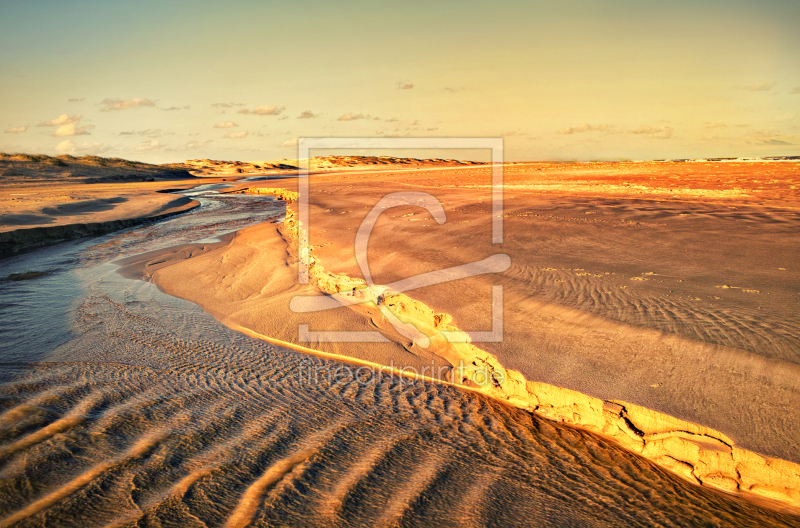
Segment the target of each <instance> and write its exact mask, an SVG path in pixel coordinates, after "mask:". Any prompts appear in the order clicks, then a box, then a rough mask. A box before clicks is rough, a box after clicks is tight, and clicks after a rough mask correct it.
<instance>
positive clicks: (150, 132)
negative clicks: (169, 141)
mask: <svg viewBox="0 0 800 528" xmlns="http://www.w3.org/2000/svg"><path fill="white" fill-rule="evenodd" d="M118 135H120V136H147V137H149V138H157V137H161V136H174V135H175V132H166V131H164V130H161V129H160V128H148V129H147V130H126V131H124V132H120V133H119V134H118Z"/></svg>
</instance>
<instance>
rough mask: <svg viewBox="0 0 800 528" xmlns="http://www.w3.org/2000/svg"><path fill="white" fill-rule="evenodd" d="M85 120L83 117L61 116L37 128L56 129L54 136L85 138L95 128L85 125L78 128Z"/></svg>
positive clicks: (40, 124)
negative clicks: (82, 120)
mask: <svg viewBox="0 0 800 528" xmlns="http://www.w3.org/2000/svg"><path fill="white" fill-rule="evenodd" d="M81 119H83V116H81V115H77V114H76V115H67V114H61V115H60V116H58V117H56V118H55V119H51V120H50V121H44V122H42V123H39V124H38V125H36V126H40V127H56V131H55V132H54V133H53V135H54V136H84V135H88V134H89V131H90V130H91V129H93V128H94V126H93V125H84V126H82V127H78V126H76V125H77V124H78V123H79V122H80V120H81Z"/></svg>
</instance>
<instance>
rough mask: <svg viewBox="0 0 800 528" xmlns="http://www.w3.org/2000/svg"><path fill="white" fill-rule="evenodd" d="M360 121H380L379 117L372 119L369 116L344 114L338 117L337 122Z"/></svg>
mask: <svg viewBox="0 0 800 528" xmlns="http://www.w3.org/2000/svg"><path fill="white" fill-rule="evenodd" d="M361 119H372V120H373V121H380V119H381V118H380V117H372V116H371V115H369V114H351V113H350V112H347V113H346V114H344V115H342V116H339V118H338V119H337V121H359V120H361Z"/></svg>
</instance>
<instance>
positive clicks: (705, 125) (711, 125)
mask: <svg viewBox="0 0 800 528" xmlns="http://www.w3.org/2000/svg"><path fill="white" fill-rule="evenodd" d="M703 128H728V125H726V124H725V123H710V122H707V123H703Z"/></svg>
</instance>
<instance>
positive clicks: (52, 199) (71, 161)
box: [0, 155, 198, 257]
mask: <svg viewBox="0 0 800 528" xmlns="http://www.w3.org/2000/svg"><path fill="white" fill-rule="evenodd" d="M196 181H197V178H195V177H194V176H192V175H191V174H189V172H187V171H186V170H185V169H182V168H180V167H175V166H172V165H168V166H164V165H148V164H145V163H137V162H130V161H126V160H116V159H108V158H99V157H95V156H85V157H83V158H74V157H72V156H60V157H57V158H51V157H48V156H28V155H13V156H8V155H2V156H0V190H2V196H0V257H1V256H8V255H12V254H15V253H19V252H21V251H26V250H29V249H33V248H36V247H41V246H44V245H49V244H54V243H58V242H62V241H65V240H73V239H76V238H81V237H84V236H93V235H100V234H104V233H108V232H110V231H115V230H117V229H122V228H126V227H131V226H134V225H139V224H141V223H143V222H147V221H155V220H160V219H163V218H167V217H169V216H172V215H174V214H179V213H183V212H186V211H189V210H191V209H193V208H194V207H196V206H197V205H198V202H197V201H195V200H192V199H190V198H186V197H183V196H179V195H175V194H168V193H167V192H166V191H170V190H179V189H181V188H184V189H185V188H188V187H192V186H194V185H196Z"/></svg>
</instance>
